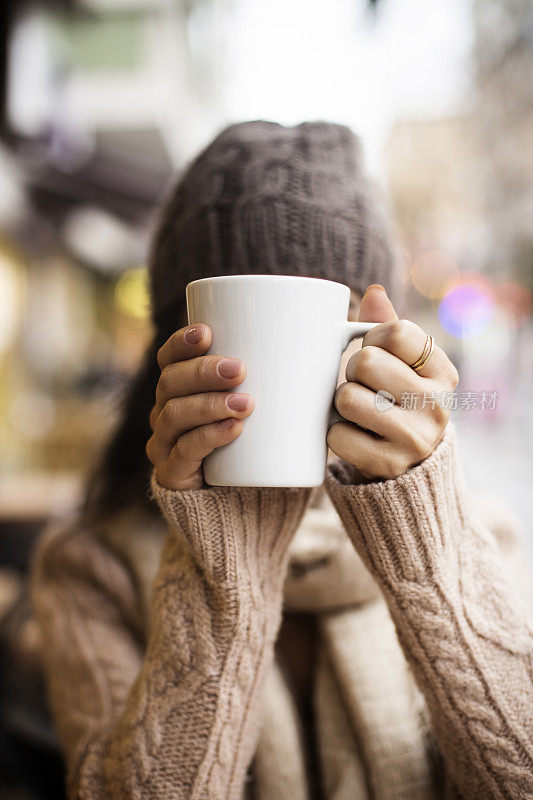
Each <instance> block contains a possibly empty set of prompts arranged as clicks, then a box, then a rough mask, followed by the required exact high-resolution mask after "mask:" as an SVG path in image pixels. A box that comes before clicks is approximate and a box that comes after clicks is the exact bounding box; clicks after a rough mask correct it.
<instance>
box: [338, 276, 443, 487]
mask: <svg viewBox="0 0 533 800" xmlns="http://www.w3.org/2000/svg"><path fill="white" fill-rule="evenodd" d="M359 320H360V321H374V322H382V323H383V324H381V325H378V326H377V327H375V328H373V329H372V330H371V331H369V333H367V334H366V336H365V338H364V339H363V346H362V348H361V350H359V352H357V353H355V355H353V356H352V357H351V358H350V360H349V361H348V364H347V367H346V383H343V384H341V385H340V386H339V387H338V388H337V391H336V394H335V407H336V408H337V411H338V412H339V414H341V415H342V416H343V417H344V418H345V419H346V420H347V422H337V423H335V424H334V425H332V426H331V428H330V429H329V432H328V445H329V447H330V448H331V450H332V451H333V452H334V453H335V454H336V455H337V456H339V457H340V458H342V459H344V461H347V462H348V463H349V464H352V465H353V466H354V467H355V468H356V472H355V479H356V480H363V479H365V478H366V479H370V480H383V479H389V478H397V477H398V476H399V475H402V474H403V473H404V472H406V471H407V470H408V469H409V468H410V467H412V466H414V465H415V464H418V463H420V462H421V461H423V459H424V458H427V456H429V455H430V454H431V453H432V452H433V450H434V449H435V447H436V446H437V444H438V443H439V442H440V440H441V439H442V436H443V434H444V429H445V428H446V425H447V424H448V419H449V416H450V412H449V411H448V410H446V409H443V408H442V407H441V405H439V395H442V393H443V392H444V393H446V392H452V391H453V390H454V389H455V387H456V386H457V383H458V380H459V378H458V374H457V370H456V368H455V367H454V365H453V364H452V362H451V361H450V359H449V358H448V357H447V356H446V354H445V353H444V352H443V351H442V350H441V349H440V347H437V346H436V345H435V349H434V351H433V354H432V355H431V358H430V359H429V360H428V362H427V363H426V364H425V366H424V367H422V369H420V370H419V371H418V372H415V371H414V370H413V369H411V367H410V366H409V364H414V363H415V361H416V360H417V359H418V358H419V357H420V355H421V353H422V351H423V349H424V345H425V342H426V334H425V333H424V331H423V330H421V328H419V327H418V325H415V323H414V322H410V321H409V320H403V319H402V320H399V319H398V317H397V315H396V312H395V311H394V308H393V306H392V303H391V302H390V300H389V299H388V297H387V295H386V292H385V290H384V289H383V287H381V286H377V285H374V286H370V287H369V288H368V289H367V291H366V292H365V295H364V297H363V299H362V301H361V308H360V311H359ZM380 390H381V391H385V392H388V393H389V394H390V395H392V397H393V398H394V400H395V405H390V406H389V407H388V408H386V409H385V410H383V408H382V406H381V407H380V404H379V399H378V398H377V392H378V391H380ZM404 393H409V394H410V393H413V396H414V398H416V399H417V401H418V402H417V403H416V405H415V404H413V405H415V407H414V408H408V407H406V408H402V407H401V403H402V396H403V395H404ZM433 393H434V394H433ZM424 397H426V402H425V403H424ZM428 397H429V398H430V399H429V402H428V399H427V398H428ZM432 398H435V402H433V400H432Z"/></svg>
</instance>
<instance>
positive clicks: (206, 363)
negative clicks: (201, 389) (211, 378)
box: [193, 357, 212, 383]
mask: <svg viewBox="0 0 533 800" xmlns="http://www.w3.org/2000/svg"><path fill="white" fill-rule="evenodd" d="M211 363H212V362H211V359H210V358H202V357H201V358H197V359H195V361H194V368H193V371H194V378H195V380H197V381H198V383H203V382H204V381H205V379H206V377H207V375H208V374H209V370H210V367H211Z"/></svg>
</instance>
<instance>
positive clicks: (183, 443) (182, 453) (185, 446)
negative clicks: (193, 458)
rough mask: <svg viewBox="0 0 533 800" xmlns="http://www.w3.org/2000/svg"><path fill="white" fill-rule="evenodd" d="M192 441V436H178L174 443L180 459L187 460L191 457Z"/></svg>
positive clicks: (176, 453) (176, 454)
mask: <svg viewBox="0 0 533 800" xmlns="http://www.w3.org/2000/svg"><path fill="white" fill-rule="evenodd" d="M190 442H191V439H190V436H178V438H177V440H176V444H175V445H174V454H175V456H176V457H177V459H178V460H179V461H183V460H186V459H187V458H188V457H189V452H190V447H191V444H190Z"/></svg>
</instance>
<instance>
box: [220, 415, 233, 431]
mask: <svg viewBox="0 0 533 800" xmlns="http://www.w3.org/2000/svg"><path fill="white" fill-rule="evenodd" d="M236 422H237V420H236V419H235V418H234V417H228V419H223V420H222V422H221V423H220V427H221V428H222V430H223V431H229V429H230V428H233V426H234V425H235V423H236Z"/></svg>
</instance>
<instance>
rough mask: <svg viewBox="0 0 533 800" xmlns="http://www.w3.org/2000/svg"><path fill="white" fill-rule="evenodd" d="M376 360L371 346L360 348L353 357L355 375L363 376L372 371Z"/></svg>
mask: <svg viewBox="0 0 533 800" xmlns="http://www.w3.org/2000/svg"><path fill="white" fill-rule="evenodd" d="M375 358H376V353H375V348H374V347H372V346H371V345H367V346H366V347H362V348H361V350H359V352H358V353H356V357H355V373H356V375H365V374H366V373H367V372H369V371H370V370H371V369H372V366H373V365H374V362H375Z"/></svg>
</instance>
